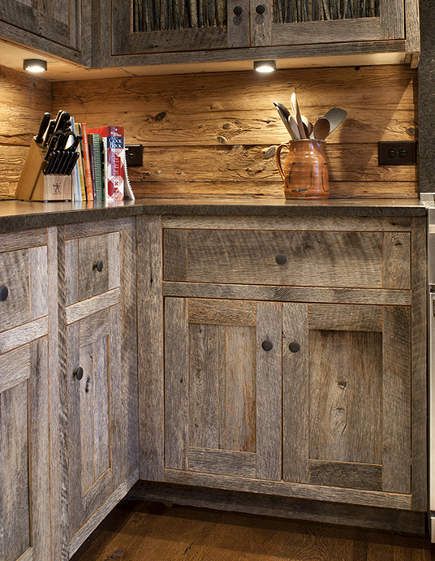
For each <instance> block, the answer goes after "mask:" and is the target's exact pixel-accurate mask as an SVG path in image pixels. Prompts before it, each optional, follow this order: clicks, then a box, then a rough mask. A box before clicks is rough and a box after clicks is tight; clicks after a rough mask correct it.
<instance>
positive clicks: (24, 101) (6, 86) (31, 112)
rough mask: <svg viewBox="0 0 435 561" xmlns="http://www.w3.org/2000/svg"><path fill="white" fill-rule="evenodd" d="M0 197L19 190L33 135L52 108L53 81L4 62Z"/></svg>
mask: <svg viewBox="0 0 435 561" xmlns="http://www.w3.org/2000/svg"><path fill="white" fill-rule="evenodd" d="M0 90H1V92H2V95H1V96H0V199H6V198H11V197H13V196H14V194H15V189H16V186H17V182H18V179H19V176H20V173H21V168H22V166H23V164H24V161H25V159H26V156H27V151H28V146H29V145H30V141H31V139H32V136H33V135H34V134H36V131H37V130H38V126H39V122H40V120H41V117H42V114H43V113H44V112H45V111H50V110H51V84H50V82H47V81H45V80H41V79H37V78H30V77H29V76H26V75H24V74H22V73H19V72H15V71H14V70H10V69H8V68H5V67H3V66H0Z"/></svg>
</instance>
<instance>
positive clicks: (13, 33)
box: [0, 0, 92, 65]
mask: <svg viewBox="0 0 435 561" xmlns="http://www.w3.org/2000/svg"><path fill="white" fill-rule="evenodd" d="M91 18H92V15H91V0H61V1H59V0H7V1H5V2H1V3H0V36H1V37H2V38H4V39H7V40H10V41H13V42H16V43H21V44H24V45H26V46H28V47H30V48H35V49H40V50H42V51H46V52H48V53H50V54H53V55H57V56H60V57H63V58H66V59H69V60H72V61H74V62H79V63H82V64H84V65H90V64H91V44H90V41H91Z"/></svg>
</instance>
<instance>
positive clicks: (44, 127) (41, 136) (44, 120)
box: [34, 113, 51, 144]
mask: <svg viewBox="0 0 435 561" xmlns="http://www.w3.org/2000/svg"><path fill="white" fill-rule="evenodd" d="M50 117H51V115H50V113H44V116H43V117H42V120H41V124H40V125H39V131H38V134H37V135H36V136H35V137H34V141H35V142H36V143H37V144H41V143H42V141H43V139H44V133H45V131H46V130H47V127H48V124H49V122H50Z"/></svg>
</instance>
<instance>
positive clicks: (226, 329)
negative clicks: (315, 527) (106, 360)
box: [139, 217, 426, 511]
mask: <svg viewBox="0 0 435 561" xmlns="http://www.w3.org/2000/svg"><path fill="white" fill-rule="evenodd" d="M144 227H145V229H146V231H147V234H146V238H145V239H147V240H148V242H149V243H150V244H151V247H154V250H147V253H145V254H144V255H143V256H142V257H141V262H144V260H145V258H146V259H147V261H148V265H147V271H148V272H147V273H146V275H145V276H144V278H143V279H142V281H143V283H144V287H146V288H147V291H149V293H148V295H147V300H146V301H147V305H148V306H149V308H150V311H148V312H147V314H152V316H153V317H155V316H156V315H157V314H158V311H159V310H164V318H165V319H164V323H163V322H162V323H161V324H158V323H157V324H154V325H155V326H156V327H158V326H160V329H162V330H164V336H163V339H162V341H161V343H160V349H161V351H158V350H157V352H161V353H162V355H161V360H162V362H161V363H160V361H159V362H158V363H156V364H154V365H151V364H150V363H149V362H147V358H146V357H143V359H142V361H141V360H140V368H141V370H140V373H141V383H142V384H145V386H146V387H147V388H148V389H149V388H150V387H152V388H154V390H153V392H154V395H155V396H160V399H155V400H154V402H153V404H151V403H150V400H149V398H148V397H147V396H146V395H144V393H143V392H142V395H141V405H140V407H141V412H140V418H141V436H142V438H141V446H142V449H141V478H142V479H148V480H154V481H165V482H170V483H179V484H188V485H194V486H204V487H208V488H219V489H226V490H232V491H244V492H246V491H248V492H255V493H263V494H271V495H276V496H284V497H293V498H300V499H313V500H321V501H327V502H336V503H337V502H338V503H340V502H341V503H350V504H352V505H361V506H363V505H364V506H367V507H383V508H391V509H403V510H415V511H417V510H424V509H425V505H426V495H425V488H426V483H425V480H426V476H425V461H424V458H425V439H426V433H425V430H426V429H425V422H424V420H423V419H422V423H421V425H417V424H416V421H415V420H416V418H417V417H420V411H421V410H420V405H421V402H419V400H418V398H417V397H416V396H418V395H420V396H422V395H423V394H424V393H425V381H424V378H425V374H424V364H423V363H421V362H419V361H420V352H423V354H424V345H425V342H424V332H423V331H422V330H421V324H420V323H419V313H418V312H417V310H418V309H420V311H421V312H422V310H424V306H425V297H424V281H423V282H422V279H424V274H423V275H422V277H421V278H420V279H418V271H417V270H416V269H415V261H413V263H414V267H413V268H411V255H414V256H415V258H416V257H417V254H416V253H415V252H416V251H417V247H419V244H421V243H423V245H424V224H423V223H418V222H412V221H409V220H400V219H377V218H370V219H369V218H366V219H359V218H346V219H342V218H326V217H322V218H320V217H317V218H316V217H311V218H310V220H306V219H304V218H298V217H295V218H293V219H291V220H286V219H278V218H277V219H276V220H274V221H270V220H267V219H261V218H243V219H241V220H238V221H237V220H234V219H231V218H198V219H195V218H167V219H164V220H163V228H162V230H161V234H160V236H161V239H160V237H159V233H158V232H159V227H158V224H157V223H154V224H152V223H146V224H144ZM160 247H162V248H163V250H162V252H160V249H159V248H160ZM160 270H161V271H162V273H161V275H162V280H161V281H156V282H154V283H153V284H152V285H150V284H149V282H148V280H147V277H148V275H150V274H151V275H152V276H153V277H154V278H156V276H157V275H158V271H160ZM151 271H152V273H151ZM160 283H162V287H161V288H160ZM139 291H141V284H140V283H139ZM159 292H161V293H162V294H163V299H162V300H161V299H160V298H159ZM422 313H423V312H422ZM147 317H148V318H149V315H148V316H147V315H146V314H145V315H144V317H143V318H142V319H141V314H140V316H139V325H141V321H142V322H143V323H145V321H146V318H147ZM144 336H145V341H151V339H152V340H153V345H154V348H156V349H158V348H159V340H158V337H156V336H155V334H154V333H150V332H149V331H148V332H145V333H144ZM418 349H419V350H418ZM145 365H146V366H147V369H146V371H145V370H144V366H145ZM160 365H161V366H160ZM160 367H161V368H164V374H163V372H161V373H160V376H161V378H163V379H164V387H162V385H161V383H160V384H159V383H158V379H159V368H160ZM145 409H146V410H145ZM142 416H143V418H142ZM151 419H153V422H154V423H155V425H156V426H158V427H161V428H163V427H164V436H160V435H159V434H158V430H156V431H153V430H152V429H149V425H150V423H151ZM162 440H163V442H162Z"/></svg>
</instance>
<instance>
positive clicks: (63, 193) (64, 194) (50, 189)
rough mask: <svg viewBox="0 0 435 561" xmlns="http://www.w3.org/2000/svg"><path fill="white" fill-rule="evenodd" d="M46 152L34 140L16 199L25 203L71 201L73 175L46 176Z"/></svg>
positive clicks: (19, 182)
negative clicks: (44, 171) (44, 170)
mask: <svg viewBox="0 0 435 561" xmlns="http://www.w3.org/2000/svg"><path fill="white" fill-rule="evenodd" d="M45 154H46V150H45V149H44V148H42V147H41V146H40V145H39V144H37V143H36V142H35V141H34V140H32V144H31V145H30V150H29V154H28V156H27V159H26V161H25V163H24V167H23V170H22V172H21V176H20V179H19V181H18V186H17V191H16V194H15V197H16V198H17V199H20V200H23V201H70V200H71V196H72V179H71V175H44V173H43V169H44V158H45Z"/></svg>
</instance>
